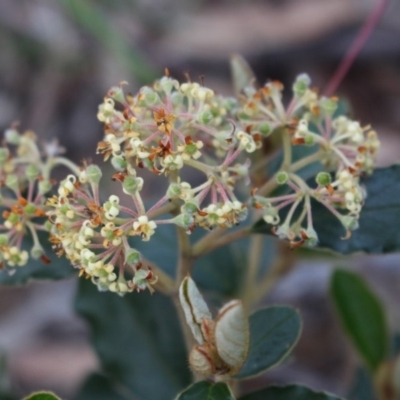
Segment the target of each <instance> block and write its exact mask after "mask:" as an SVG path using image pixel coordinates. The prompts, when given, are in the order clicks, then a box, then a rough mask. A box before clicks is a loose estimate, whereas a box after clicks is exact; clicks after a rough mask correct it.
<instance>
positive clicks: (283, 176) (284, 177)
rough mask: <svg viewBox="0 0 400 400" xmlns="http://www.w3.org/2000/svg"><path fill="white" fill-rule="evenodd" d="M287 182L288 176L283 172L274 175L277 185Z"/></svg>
mask: <svg viewBox="0 0 400 400" xmlns="http://www.w3.org/2000/svg"><path fill="white" fill-rule="evenodd" d="M288 180H289V174H288V173H287V172H285V171H280V172H278V173H277V174H276V181H277V182H278V184H279V185H284V184H285V183H287V182H288Z"/></svg>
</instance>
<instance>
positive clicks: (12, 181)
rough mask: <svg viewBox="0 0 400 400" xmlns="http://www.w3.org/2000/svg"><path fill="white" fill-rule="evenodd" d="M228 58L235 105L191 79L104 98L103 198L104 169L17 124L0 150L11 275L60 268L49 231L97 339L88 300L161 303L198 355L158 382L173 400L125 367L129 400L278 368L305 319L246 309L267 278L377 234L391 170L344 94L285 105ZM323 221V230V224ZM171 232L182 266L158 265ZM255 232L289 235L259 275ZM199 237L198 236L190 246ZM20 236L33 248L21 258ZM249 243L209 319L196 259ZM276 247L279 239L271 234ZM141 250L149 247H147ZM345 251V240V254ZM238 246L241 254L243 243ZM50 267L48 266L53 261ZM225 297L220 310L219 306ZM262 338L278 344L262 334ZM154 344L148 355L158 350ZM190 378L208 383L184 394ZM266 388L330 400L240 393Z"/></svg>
mask: <svg viewBox="0 0 400 400" xmlns="http://www.w3.org/2000/svg"><path fill="white" fill-rule="evenodd" d="M232 63H233V69H234V71H236V75H235V73H234V76H235V77H236V81H235V83H236V86H237V87H238V85H239V84H238V83H237V82H242V83H241V84H240V85H239V87H238V90H237V93H236V96H235V97H226V96H222V95H219V94H216V93H215V92H214V91H213V90H212V89H211V88H208V87H206V86H205V85H204V84H203V83H201V84H200V83H196V82H193V81H191V80H190V79H189V78H187V80H186V81H185V82H183V83H180V82H178V81H177V80H175V79H174V78H172V77H171V76H169V73H168V71H166V74H165V76H163V77H162V78H161V79H159V80H157V81H156V82H154V83H153V84H152V85H151V86H144V87H142V88H141V89H140V90H139V91H138V92H137V93H136V94H135V95H132V94H129V92H128V91H126V90H125V83H124V82H123V83H121V84H120V85H118V86H115V87H113V88H111V89H110V90H109V92H108V93H107V94H106V96H105V98H104V101H103V102H102V103H101V104H100V106H99V110H98V114H97V118H98V120H99V121H100V122H101V123H103V125H104V138H103V139H102V140H101V141H100V142H99V143H98V146H97V153H98V154H100V155H101V156H102V157H103V159H104V162H107V163H110V164H111V166H112V168H113V170H114V171H113V176H112V180H113V181H115V182H116V184H117V186H116V188H115V189H114V191H113V193H112V194H111V195H108V194H107V195H105V192H106V191H105V190H104V188H105V186H104V185H105V184H104V182H105V180H106V179H107V178H105V177H104V176H103V175H105V174H104V173H103V166H102V165H96V164H92V163H88V162H84V163H83V164H82V165H80V166H78V165H75V164H74V163H73V162H72V161H70V160H68V159H67V158H65V157H63V156H62V149H61V148H60V147H59V146H57V144H56V143H51V144H48V145H46V146H44V147H43V148H41V147H40V144H39V143H38V142H37V141H36V137H35V135H34V134H33V133H32V132H30V131H28V132H25V133H21V132H19V131H18V127H17V126H13V127H11V128H10V129H9V130H7V131H6V133H5V137H4V145H3V146H2V147H1V148H0V182H1V186H0V204H1V205H2V207H3V211H2V218H3V220H2V222H1V225H0V232H1V234H0V248H1V253H0V263H1V265H2V267H3V270H4V272H3V274H8V275H9V276H12V277H17V276H18V274H20V273H21V272H20V271H22V268H24V269H25V268H26V269H28V270H29V268H30V262H31V261H30V259H33V260H40V261H39V262H40V263H41V264H40V265H42V266H39V267H35V268H38V269H39V270H40V271H42V269H43V268H46V269H52V270H56V269H57V268H59V267H58V264H57V261H55V262H54V260H55V258H54V256H51V255H50V254H49V250H48V246H47V245H46V242H45V240H43V239H42V238H43V234H45V235H47V236H48V237H47V240H48V241H49V242H50V243H51V245H52V248H53V250H54V251H55V253H56V254H57V256H58V257H60V258H64V259H67V260H68V261H69V264H70V265H71V267H69V266H67V267H65V268H66V270H67V271H70V270H71V271H73V268H75V269H76V270H78V274H79V276H82V277H84V278H86V279H87V280H86V281H84V282H83V283H81V284H80V286H81V288H80V291H81V295H80V296H81V297H80V300H79V301H78V303H77V304H78V311H79V312H80V313H81V314H82V315H85V316H87V317H88V319H90V320H91V321H94V322H93V329H94V330H95V325H96V321H98V320H102V318H103V316H101V315H99V314H97V313H96V312H95V311H94V310H93V309H92V307H91V306H88V304H87V299H86V300H85V296H88V299H90V298H92V297H93V296H95V297H96V298H97V299H99V300H98V302H99V304H103V305H104V307H105V308H107V309H109V308H110V307H114V306H115V307H116V308H115V309H116V310H118V307H119V305H120V304H125V305H126V306H127V307H128V308H132V312H133V311H134V310H135V309H136V307H140V309H141V310H142V311H143V312H144V313H146V312H148V313H150V310H152V309H156V308H157V306H158V305H161V303H163V302H164V309H165V310H166V311H165V313H166V318H168V322H169V325H170V326H169V329H170V333H171V335H176V336H177V337H176V338H174V339H173V340H172V339H171V340H172V341H173V345H174V346H175V345H176V348H174V351H177V352H178V353H179V352H180V351H181V352H183V353H185V352H186V350H187V351H188V352H189V353H190V355H189V358H188V359H189V365H190V369H191V371H192V377H191V376H190V374H189V371H188V370H187V368H186V359H187V358H186V356H184V357H181V358H180V359H179V361H177V364H176V366H175V367H173V368H172V369H173V370H174V374H175V375H176V376H177V378H176V381H174V382H172V381H173V379H171V380H168V378H167V377H166V376H164V377H162V378H160V379H161V382H163V385H164V387H165V391H164V395H165V397H160V396H163V395H162V394H160V392H158V390H159V389H156V388H154V387H148V385H147V384H146V382H145V381H146V379H148V377H145V375H143V374H144V373H147V372H146V368H144V369H143V371H144V372H140V373H138V374H137V375H135V378H134V379H131V376H130V373H131V372H130V370H129V368H133V371H137V368H138V367H137V365H135V362H134V361H132V360H131V361H130V362H129V366H128V367H126V368H127V370H125V371H123V372H121V373H117V376H116V381H117V382H119V383H121V384H122V385H124V386H126V388H127V390H128V391H129V392H130V393H131V395H133V396H140V397H141V398H145V399H154V398H156V397H157V398H166V399H167V398H168V399H169V398H172V396H174V395H177V396H178V397H177V398H178V399H181V400H184V399H186V398H192V397H190V396H191V395H195V396H198V397H193V398H199V399H200V398H202V399H203V398H204V399H205V398H206V397H199V396H201V394H199V393H202V391H208V392H209V393H217V394H215V396H217V397H215V398H218V399H232V398H234V397H233V396H234V395H238V393H240V390H241V389H240V385H239V382H240V379H244V378H249V377H251V376H253V375H255V374H259V373H260V372H262V371H265V370H267V369H269V368H272V367H273V366H275V365H276V364H278V363H279V362H281V361H282V360H283V359H284V358H285V357H286V356H287V354H288V353H289V352H290V350H291V349H292V348H293V347H294V345H295V344H296V342H297V340H298V338H299V335H300V331H301V321H300V317H299V315H298V313H297V311H296V310H294V309H292V308H289V307H278V306H274V307H269V308H265V309H262V310H259V311H257V312H256V313H253V314H251V312H252V311H253V309H254V307H255V306H256V305H257V303H258V302H259V300H260V299H262V298H263V296H265V294H266V292H267V290H268V288H269V287H270V284H271V279H272V280H276V279H277V277H279V276H280V275H282V274H284V273H286V271H287V269H288V265H292V264H291V262H290V261H288V259H289V258H290V257H291V256H290V255H288V254H291V253H290V250H289V248H291V249H292V251H293V252H294V251H295V249H300V251H301V249H303V248H305V247H309V248H314V249H316V248H330V249H331V250H335V251H340V252H342V253H345V252H349V251H357V250H365V247H366V246H368V240H366V239H365V238H366V237H368V235H371V227H369V225H368V222H367V223H365V227H366V229H365V230H363V221H368V218H370V217H368V215H366V216H365V218H366V219H365V220H363V218H364V211H363V209H364V208H365V207H368V206H369V207H370V208H369V210H371V208H372V209H373V208H374V207H375V206H376V204H377V203H378V202H382V199H383V194H382V193H379V194H378V195H377V194H376V185H377V184H379V183H382V176H383V175H384V176H386V177H387V176H388V174H390V173H392V174H398V173H399V172H398V168H396V169H393V168H392V169H387V170H386V171H383V172H382V170H381V171H378V173H376V174H373V172H374V166H375V159H376V155H377V152H378V150H379V147H380V142H379V139H378V136H377V133H376V132H375V131H374V130H373V129H372V128H371V127H370V126H368V125H363V124H361V123H360V122H359V121H357V120H354V119H352V118H350V117H349V115H348V114H347V112H346V111H344V110H343V108H342V107H341V103H340V101H339V99H338V98H336V97H325V96H321V95H319V93H318V90H317V89H315V88H313V87H312V85H311V80H310V77H309V76H308V75H306V74H301V75H299V76H298V77H297V78H296V80H295V82H294V83H293V85H292V88H291V89H292V90H291V92H292V94H291V98H290V99H289V101H284V98H285V96H284V87H283V85H282V84H281V83H280V82H277V81H270V82H267V83H266V84H265V85H264V86H257V85H256V84H255V80H254V78H253V77H252V75H251V74H250V75H249V74H248V73H246V71H247V70H248V67H247V66H246V65H245V63H244V61H243V60H242V59H241V58H239V57H235V58H234V59H233V61H232ZM237 71H239V74H241V76H240V78H241V79H239V78H238V72H237ZM243 76H244V78H245V79H243ZM243 82H244V84H243ZM60 165H61V166H64V167H66V168H68V169H69V173H68V175H67V176H66V177H65V178H64V179H62V180H61V181H60V182H59V183H57V182H55V180H54V179H53V178H52V172H53V170H54V168H55V167H57V166H60ZM371 174H372V177H370V176H371ZM382 174H383V175H382ZM385 179H386V178H385ZM156 182H157V183H156ZM158 182H160V183H158ZM149 185H151V187H150V188H149V187H148V186H149ZM370 189H371V192H370ZM149 193H150V194H151V199H152V201H149V197H150V196H149ZM371 193H372V194H373V196H372V199H371V202H370V203H369V204H368V201H369V200H368V199H369V198H370V197H367V196H371ZM154 198H156V200H154ZM381 205H382V204H381ZM321 221H322V222H321ZM327 221H329V222H328V225H330V224H331V225H330V226H331V227H332V229H331V230H330V231H327V229H326V226H321V224H322V225H324V224H325V225H326V223H327ZM332 221H333V222H332ZM171 225H173V226H174V227H175V228H176V232H177V243H178V259H177V260H176V268H175V269H172V265H170V262H169V260H168V259H167V258H164V257H157V252H161V251H162V249H161V247H159V240H160V239H158V241H157V236H158V234H159V230H160V229H161V230H162V227H163V226H165V227H166V228H167V229H168V226H171ZM320 227H321V229H320ZM171 228H172V227H171ZM358 231H361V233H360V234H359V236H357V232H358ZM392 231H393V228H392ZM260 233H267V234H269V235H272V237H275V238H278V239H283V240H284V242H279V243H280V244H278V246H277V248H278V253H279V254H278V256H277V258H276V260H275V261H274V260H270V261H271V263H270V267H269V271H267V272H266V273H265V272H263V271H262V270H261V267H260V264H261V250H262V246H263V236H261V235H260ZM353 233H354V234H353ZM199 234H200V235H201V237H200V238H199V239H197V240H195V241H194V240H193V239H191V236H196V235H199ZM27 237H28V238H30V240H31V245H30V246H29V247H28V248H27V247H26V238H27ZM388 237H389V236H388V235H387V234H386V235H383V236H382V237H381V238H379V239H378V240H377V242H376V243H375V244H374V246H375V247H376V246H380V247H381V248H385V247H387V246H389V245H390V244H388V241H389V239H388ZM246 238H250V246H249V252H248V257H247V262H246V263H245V265H244V266H242V267H241V270H240V272H239V273H237V271H236V272H235V267H234V265H233V263H234V262H235V261H234V262H232V260H227V259H226V260H225V261H224V264H225V266H224V268H225V269H226V273H225V275H224V276H220V277H219V280H220V282H219V283H221V282H222V283H226V282H228V281H234V280H235V279H236V283H235V285H234V286H235V287H234V289H233V290H232V291H231V292H230V293H223V291H221V293H220V295H221V297H222V298H223V299H224V300H228V299H229V298H231V299H232V297H233V298H235V299H234V300H231V301H230V302H227V304H225V305H224V306H223V307H222V308H221V309H220V311H219V312H218V313H217V316H216V317H215V318H213V317H212V314H211V312H210V310H209V307H208V305H207V303H206V301H205V300H204V298H203V296H202V294H201V291H200V290H199V289H198V287H197V285H196V283H195V280H197V281H199V283H201V288H202V290H203V291H204V292H205V293H206V292H208V293H210V292H212V287H213V285H215V282H213V281H212V279H211V277H210V276H206V275H207V274H204V270H206V269H204V268H203V266H201V265H199V267H198V268H199V269H203V271H200V278H199V275H198V276H197V278H196V276H195V275H196V271H194V270H193V267H194V264H195V262H197V260H201V259H202V258H204V257H205V256H206V255H207V254H209V253H211V252H214V253H215V252H216V250H217V249H220V248H223V247H225V248H226V247H227V246H229V244H230V243H232V242H234V241H238V240H240V239H246ZM360 238H361V239H360ZM270 241H271V243H273V244H274V245H276V243H277V241H276V239H270ZM146 242H149V243H150V244H151V243H154V245H153V247H152V248H151V251H150V250H149V247H148V246H147V247H146ZM242 242H243V241H242ZM282 243H284V244H282ZM285 243H287V244H285ZM343 243H347V244H346V245H345V246H347V248H346V249H343ZM398 243H400V242H399V241H397V242H396V244H395V247H398ZM392 247H393V245H392ZM171 250H172V251H173V252H174V251H175V250H174V248H172V249H171ZM240 251H243V253H244V249H241V250H240ZM372 251H373V250H372ZM51 260H53V263H51V264H50V265H46V264H47V263H49V262H50V261H51ZM155 261H157V262H155ZM36 265H38V264H36ZM44 265H46V266H44ZM20 267H21V268H20ZM72 267H73V268H72ZM219 267H220V266H219V265H211V266H208V268H211V269H218V268H219ZM35 271H36V272H37V270H35ZM202 272H203V276H201V273H202ZM52 273H53V274H55V275H57V273H54V272H52ZM68 273H70V272H68ZM235 274H236V276H235V277H234V279H233V278H232V276H234V275H235ZM191 275H193V276H194V278H195V279H192V278H191V277H190V276H191ZM32 276H33V277H34V276H35V275H34V274H32ZM28 277H29V272H28ZM17 279H18V278H17ZM344 279H346V278H344ZM217 283H218V282H217ZM93 285H94V286H93ZM97 289H98V291H99V292H109V293H98V292H97ZM144 291H149V292H150V293H151V294H153V293H155V292H156V294H155V295H154V296H153V297H152V298H150V297H149V296H148V295H146V294H141V295H138V294H131V292H144ZM115 294H117V295H119V296H120V297H121V298H118V296H115ZM102 296H103V297H102ZM124 296H125V297H124ZM140 296H144V300H143V299H140ZM160 296H161V297H160ZM164 296H167V298H168V300H165V299H166V298H165V297H164ZM371 296H372V294H371ZM122 297H123V299H122ZM178 298H179V299H180V300H178ZM125 299H128V300H125ZM170 299H171V300H172V303H174V304H175V306H176V312H177V313H178V315H179V319H180V323H181V325H180V326H181V327H182V329H183V335H184V338H185V346H184V348H183V347H182V345H181V343H180V344H177V342H179V341H180V339H179V338H180V335H181V334H182V333H181V330H180V329H179V324H178V321H177V318H176V315H175V310H174V309H173V308H171V309H169V308H168V307H169V305H168V304H169V303H168V301H170ZM122 302H124V303H122ZM136 302H138V303H137V304H136ZM160 302H161V303H160ZM89 303H90V301H89ZM218 303H220V304H221V306H222V303H221V300H219V301H218ZM118 312H119V311H118ZM154 312H155V313H156V312H157V310H155V311H154ZM93 313H94V314H93ZM128 314H129V313H128ZM250 314H251V315H250ZM249 315H250V316H249ZM111 318H112V317H111ZM129 318H133V317H132V315H129V316H128V319H129ZM152 318H156V317H154V316H153V317H152ZM131 323H132V326H131V328H129V329H132V333H135V332H136V330H137V329H138V327H137V325H138V324H139V325H138V326H140V323H142V321H141V318H140V317H139V316H136V317H134V320H132V321H131ZM144 325H146V323H144ZM176 325H177V326H178V327H176ZM166 328H167V327H166V326H162V327H160V329H162V330H164V329H166ZM269 330H270V331H271V332H272V334H271V335H270V336H268V335H267V336H265V332H267V331H269ZM98 334H99V335H100V336H101V335H102V334H104V331H103V332H99V333H98ZM113 335H116V333H113ZM152 335H153V334H152ZM158 335H161V333H160V334H158V333H157V334H155V335H153V336H152V339H151V340H152V341H153V342H154V343H153V344H154V346H153V347H154V348H157V349H158V350H159V353H160V354H161V361H157V362H158V363H161V364H163V363H165V362H166V361H165V357H166V355H167V354H169V355H171V356H172V354H175V353H171V352H170V349H166V348H161V347H162V346H161V345H160V343H159V341H160V336H158ZM114 339H117V338H116V337H114ZM118 340H119V339H117V341H118ZM132 340H135V339H134V338H132ZM168 340H170V339H168ZM171 343H172V342H171ZM171 343H170V345H171V347H173V346H172V344H171ZM356 346H357V341H356ZM154 348H153V349H151V350H150V349H146V348H145V350H149V351H151V352H154ZM180 349H181V350H180ZM99 351H100V358H101V359H102V361H103V363H104V367H105V371H106V372H110V371H111V370H112V368H111V367H107V359H108V358H109V356H110V355H109V354H107V352H105V353H104V350H99ZM102 351H103V353H102ZM154 357H155V358H156V356H154ZM173 357H175V355H174V356H173ZM378 361H379V362H378V363H377V364H376V365H375V364H374V368H375V367H377V366H378V365H381V362H382V360H378ZM157 362H156V361H154V363H155V364H157ZM153 367H154V366H153ZM109 368H111V369H109ZM139 368H140V367H139ZM111 375H112V373H111ZM192 378H193V379H194V380H195V381H200V380H201V379H203V378H208V379H209V380H208V381H200V382H197V383H195V384H194V385H192V386H190V387H189V388H188V389H185V390H184V391H183V392H181V393H180V394H177V393H178V391H180V390H182V389H183V388H184V387H185V386H186V385H188V384H189V382H190V381H191V379H192ZM110 390H111V391H112V390H114V389H110ZM260 393H261V392H260ZM273 393H276V394H275V395H276V396H278V394H279V393H281V394H282V396H286V397H282V398H285V399H289V398H293V399H294V398H305V397H304V396H307V398H308V399H313V398H317V397H316V396H322V397H318V398H323V399H334V398H336V397H334V396H331V395H327V394H320V395H317V394H315V393H314V392H312V391H311V390H309V389H307V388H304V387H300V386H298V387H294V388H293V387H286V388H267V389H265V390H264V391H262V393H261V394H258V395H257V394H254V393H253V394H250V395H248V396H245V397H242V398H243V399H256V398H261V397H257V396H264V397H263V398H266V397H265V396H268V395H270V396H273ZM109 396H113V394H110V395H109ZM210 396H211V395H210ZM301 396H303V397H301ZM313 396H315V397H313ZM109 398H111V397H109ZM124 398H125V397H124ZM128 398H129V397H128ZM207 398H214V397H207ZM271 398H272V397H271Z"/></svg>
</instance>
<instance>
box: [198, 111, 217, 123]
mask: <svg viewBox="0 0 400 400" xmlns="http://www.w3.org/2000/svg"><path fill="white" fill-rule="evenodd" d="M212 119H213V115H212V113H211V111H208V110H206V111H203V112H202V113H200V114H199V115H198V116H197V120H198V121H199V122H200V123H201V124H204V125H207V124H209V123H210V122H211V121H212Z"/></svg>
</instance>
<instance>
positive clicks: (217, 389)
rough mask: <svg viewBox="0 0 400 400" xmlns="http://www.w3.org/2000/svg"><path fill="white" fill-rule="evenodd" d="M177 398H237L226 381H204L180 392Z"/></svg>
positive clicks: (201, 399)
mask: <svg viewBox="0 0 400 400" xmlns="http://www.w3.org/2000/svg"><path fill="white" fill-rule="evenodd" d="M175 400H235V398H234V397H233V394H232V392H231V390H230V389H229V386H228V385H227V384H226V383H224V382H218V383H213V382H208V381H202V382H197V383H194V384H193V385H191V386H189V387H188V388H187V389H185V390H184V391H183V392H181V393H179V395H178V397H176V399H175Z"/></svg>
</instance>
